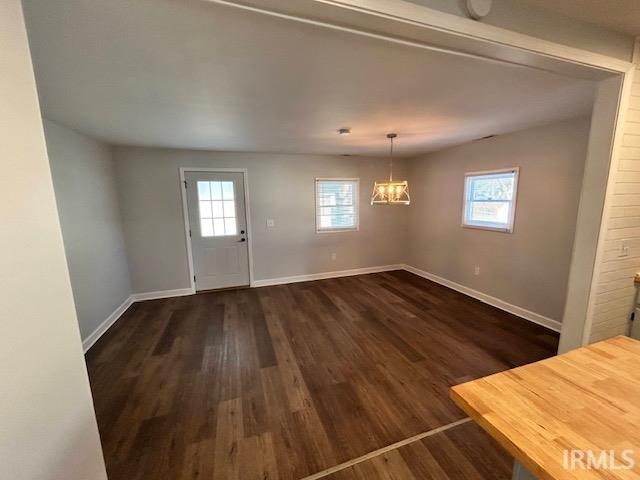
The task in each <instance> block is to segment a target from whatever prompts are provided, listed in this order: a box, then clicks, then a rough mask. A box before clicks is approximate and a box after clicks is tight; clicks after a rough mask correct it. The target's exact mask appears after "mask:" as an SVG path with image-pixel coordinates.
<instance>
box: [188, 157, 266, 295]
mask: <svg viewBox="0 0 640 480" xmlns="http://www.w3.org/2000/svg"><path fill="white" fill-rule="evenodd" d="M186 172H209V173H242V179H243V184H244V210H245V217H246V221H247V226H246V227H247V249H248V252H249V287H253V286H254V280H253V232H252V230H251V206H250V204H249V172H248V171H247V169H246V168H216V167H211V168H207V167H180V168H179V175H180V192H181V194H182V195H181V196H182V216H183V217H184V238H185V242H186V243H187V264H188V267H189V286H190V288H191V293H192V294H194V293H196V282H195V281H194V280H193V276H194V275H195V268H194V266H193V247H192V245H191V236H190V235H189V231H190V230H191V225H190V222H189V204H188V202H187V187H186V180H185V176H184V174H185V173H186Z"/></svg>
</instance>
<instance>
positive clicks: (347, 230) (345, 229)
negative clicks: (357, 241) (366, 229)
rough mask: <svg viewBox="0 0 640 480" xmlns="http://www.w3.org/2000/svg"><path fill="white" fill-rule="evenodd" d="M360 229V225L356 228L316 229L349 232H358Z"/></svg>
mask: <svg viewBox="0 0 640 480" xmlns="http://www.w3.org/2000/svg"><path fill="white" fill-rule="evenodd" d="M358 230H359V228H358V227H355V228H332V229H323V230H318V229H316V233H347V232H357V231H358Z"/></svg>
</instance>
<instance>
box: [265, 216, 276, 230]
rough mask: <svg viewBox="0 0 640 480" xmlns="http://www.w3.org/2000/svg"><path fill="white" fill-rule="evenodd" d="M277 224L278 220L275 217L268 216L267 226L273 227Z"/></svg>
mask: <svg viewBox="0 0 640 480" xmlns="http://www.w3.org/2000/svg"><path fill="white" fill-rule="evenodd" d="M275 226H276V221H275V220H274V219H273V218H267V227H269V228H273V227H275Z"/></svg>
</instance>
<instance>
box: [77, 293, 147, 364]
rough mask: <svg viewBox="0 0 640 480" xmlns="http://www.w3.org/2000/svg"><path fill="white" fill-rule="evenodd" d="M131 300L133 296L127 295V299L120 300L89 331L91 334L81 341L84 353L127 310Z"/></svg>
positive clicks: (131, 302)
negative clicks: (101, 320) (96, 325)
mask: <svg viewBox="0 0 640 480" xmlns="http://www.w3.org/2000/svg"><path fill="white" fill-rule="evenodd" d="M133 302H134V300H133V296H132V295H129V296H128V297H127V299H126V300H125V301H124V302H122V304H121V305H120V306H119V307H118V308H116V309H115V310H114V311H113V313H112V314H111V315H109V316H108V317H107V319H106V320H105V321H104V322H102V323H101V324H100V325H98V328H96V329H95V330H94V331H93V332H91V334H90V335H89V336H88V337H87V338H85V339H84V340H83V341H82V349H83V350H84V353H87V351H88V350H89V349H90V348H91V347H92V346H93V344H94V343H96V342H97V341H98V339H99V338H100V337H101V336H102V335H104V333H105V332H106V331H107V330H109V328H111V325H113V324H114V323H116V320H118V319H119V318H120V316H121V315H122V314H123V313H124V312H126V311H127V308H129V307H130V306H131V304H133Z"/></svg>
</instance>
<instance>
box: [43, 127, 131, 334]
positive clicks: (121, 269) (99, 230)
mask: <svg viewBox="0 0 640 480" xmlns="http://www.w3.org/2000/svg"><path fill="white" fill-rule="evenodd" d="M44 126H45V136H46V140H47V149H48V152H49V161H50V164H51V173H52V176H53V185H54V188H55V194H56V201H57V204H58V211H59V212H60V222H61V224H62V234H63V237H64V246H65V251H66V254H67V262H68V264H69V274H70V276H71V285H72V287H73V296H74V299H75V305H76V312H77V315H78V322H79V323H80V333H81V335H82V338H83V339H86V338H87V336H88V335H90V334H91V333H92V332H93V331H94V330H95V329H96V328H97V327H98V326H99V325H100V324H101V323H102V322H103V321H104V320H105V319H106V318H107V317H108V316H109V315H111V313H113V311H114V310H115V309H116V308H117V307H118V306H119V305H120V304H122V302H124V300H126V299H127V298H128V297H129V295H130V294H131V285H130V282H129V270H128V266H127V257H126V250H125V246H124V237H123V234H122V226H121V219H120V211H119V207H118V196H117V193H116V184H115V166H114V161H113V159H112V157H111V151H110V149H109V147H107V146H106V145H104V144H102V143H99V142H97V141H95V140H93V139H91V138H89V137H86V136H84V135H81V134H79V133H77V132H74V131H72V130H70V129H68V128H66V127H63V126H61V125H58V124H56V123H54V122H51V121H45V123H44Z"/></svg>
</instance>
